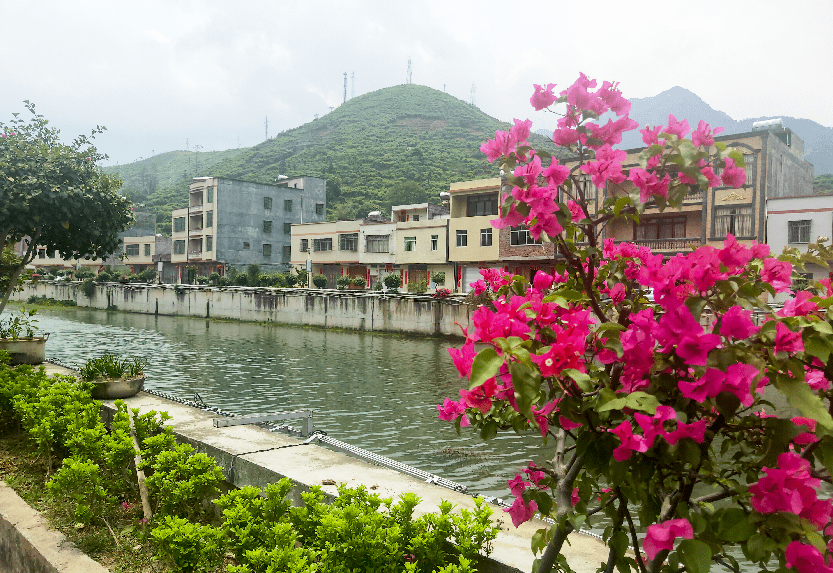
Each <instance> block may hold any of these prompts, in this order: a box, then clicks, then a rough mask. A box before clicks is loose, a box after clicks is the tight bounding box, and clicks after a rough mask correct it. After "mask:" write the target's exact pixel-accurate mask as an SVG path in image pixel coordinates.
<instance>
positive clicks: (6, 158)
mask: <svg viewBox="0 0 833 573" xmlns="http://www.w3.org/2000/svg"><path fill="white" fill-rule="evenodd" d="M26 107H27V109H28V110H29V112H30V113H31V116H32V117H31V118H30V119H29V121H26V120H24V119H22V118H20V117H18V114H13V116H14V119H12V120H11V121H10V122H9V123H0V130H2V132H3V137H2V138H0V173H2V174H3V177H0V229H3V233H4V234H3V235H2V236H0V246H2V247H3V248H5V247H6V246H8V245H11V244H13V243H15V242H17V241H19V240H21V239H23V238H24V237H28V238H29V241H30V243H29V245H30V246H29V248H28V250H27V252H26V253H25V254H24V255H23V257H22V258H21V259H20V260H19V261H18V262H17V265H16V266H14V267H10V268H8V269H6V268H4V269H3V272H2V273H0V274H2V275H3V276H5V277H6V279H5V280H6V290H5V292H3V293H0V295H1V296H2V299H0V312H2V310H3V308H4V307H5V305H6V302H7V301H8V295H9V294H10V293H11V290H10V289H12V288H14V286H15V284H16V282H17V280H18V277H19V276H20V273H21V272H22V271H23V269H24V268H25V266H26V265H28V264H29V263H30V262H31V261H32V260H33V259H34V257H35V256H36V254H37V248H36V247H43V248H45V249H46V250H47V251H48V252H50V251H55V250H57V251H58V252H60V254H61V256H62V257H64V258H66V259H70V258H84V257H87V256H89V257H102V258H103V257H105V256H107V255H108V254H110V253H113V252H115V251H117V250H118V249H119V246H120V245H119V238H118V232H119V231H122V230H124V229H126V228H127V227H128V225H129V224H130V223H131V222H132V221H133V215H132V213H131V211H130V201H129V200H128V199H126V198H124V197H122V196H121V195H119V194H118V189H119V187H120V186H121V181H120V180H119V178H118V177H114V176H111V175H108V174H107V173H105V172H104V171H102V170H101V169H99V168H98V167H97V166H96V163H97V162H98V161H100V160H102V159H104V156H103V155H101V154H100V153H98V151H97V150H96V148H95V147H94V146H93V145H92V142H91V141H92V140H91V137H86V136H79V137H77V138H76V139H75V140H73V142H72V143H71V144H69V145H67V144H64V143H61V140H60V131H59V130H58V129H56V128H52V127H49V126H48V122H47V120H46V119H45V118H44V117H43V116H41V115H38V114H37V113H36V112H35V106H34V105H33V104H30V103H29V102H26ZM103 129H104V128H101V127H97V128H96V129H95V130H93V135H92V136H93V137H94V136H95V135H96V134H98V133H101V132H102V131H103ZM7 262H8V261H7V260H6V259H5V258H4V264H6V263H7Z"/></svg>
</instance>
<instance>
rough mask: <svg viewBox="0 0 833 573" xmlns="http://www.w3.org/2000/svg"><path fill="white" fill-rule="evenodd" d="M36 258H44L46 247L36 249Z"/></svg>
mask: <svg viewBox="0 0 833 573" xmlns="http://www.w3.org/2000/svg"><path fill="white" fill-rule="evenodd" d="M38 258H39V259H45V258H46V249H38Z"/></svg>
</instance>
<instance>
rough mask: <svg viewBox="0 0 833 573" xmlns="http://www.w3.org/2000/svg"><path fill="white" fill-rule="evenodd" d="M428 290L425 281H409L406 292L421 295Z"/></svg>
mask: <svg viewBox="0 0 833 573" xmlns="http://www.w3.org/2000/svg"><path fill="white" fill-rule="evenodd" d="M427 290H428V282H426V281H416V282H414V281H411V282H409V283H408V292H415V293H418V294H423V293H424V292H425V291H427Z"/></svg>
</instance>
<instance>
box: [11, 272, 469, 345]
mask: <svg viewBox="0 0 833 573" xmlns="http://www.w3.org/2000/svg"><path fill="white" fill-rule="evenodd" d="M33 295H34V296H45V297H47V298H54V299H56V300H72V301H75V303H76V304H77V305H78V306H82V307H90V308H99V309H106V308H108V307H110V308H112V307H116V308H117V309H118V310H123V311H127V312H138V313H142V314H161V315H168V316H196V317H208V318H222V319H232V320H246V321H252V322H274V323H278V324H294V325H302V326H318V327H324V328H343V329H346V330H361V331H368V332H400V333H408V334H425V335H429V336H443V335H445V336H461V330H460V327H459V326H457V325H458V324H460V325H463V326H466V325H468V324H469V320H470V314H471V310H470V308H469V306H468V305H467V304H465V303H464V302H462V300H460V299H459V298H451V299H444V300H435V299H432V298H431V297H430V296H414V295H406V294H381V293H375V292H369V291H332V290H318V289H273V288H249V287H191V286H180V287H176V288H175V287H174V286H173V285H136V284H116V283H109V284H104V285H96V287H95V293H94V294H93V296H92V297H88V296H87V295H86V294H84V292H83V290H82V288H81V284H80V283H59V282H54V283H53V282H37V283H32V282H29V283H26V284H24V286H23V291H21V292H19V293H16V294H14V295H12V297H13V299H14V300H18V301H26V300H28V299H29V297H31V296H33Z"/></svg>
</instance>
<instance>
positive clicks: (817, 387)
mask: <svg viewBox="0 0 833 573" xmlns="http://www.w3.org/2000/svg"><path fill="white" fill-rule="evenodd" d="M815 362H820V361H819V359H818V358H816V359H815V360H813V366H816V364H815ZM823 368H824V365H823V364H821V363H820V364H819V365H818V366H817V367H816V368H810V367H809V366H805V367H804V373H805V374H804V380H805V381H806V382H807V385H808V386H810V388H811V389H812V390H813V391H815V392H819V391H821V392H827V391H828V390H830V380H828V379H827V378H825V376H824V372H823V371H822V370H820V369H823Z"/></svg>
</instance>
